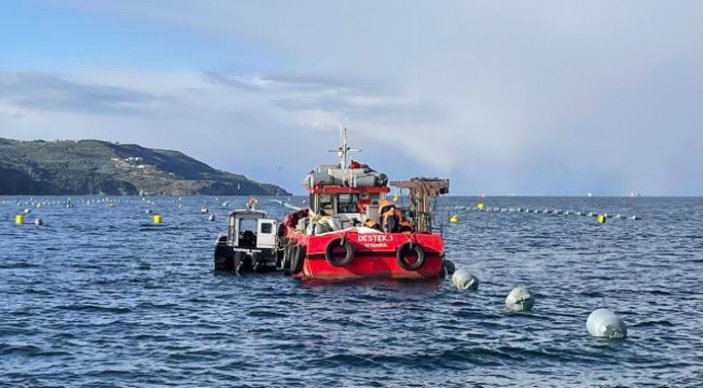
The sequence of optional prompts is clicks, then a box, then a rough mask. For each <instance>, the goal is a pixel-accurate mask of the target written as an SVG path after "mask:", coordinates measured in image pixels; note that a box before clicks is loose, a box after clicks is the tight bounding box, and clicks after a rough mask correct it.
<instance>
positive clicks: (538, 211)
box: [449, 202, 641, 224]
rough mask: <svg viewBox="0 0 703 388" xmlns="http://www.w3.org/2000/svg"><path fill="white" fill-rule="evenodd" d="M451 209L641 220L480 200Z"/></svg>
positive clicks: (456, 219)
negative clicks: (502, 204) (472, 204)
mask: <svg viewBox="0 0 703 388" xmlns="http://www.w3.org/2000/svg"><path fill="white" fill-rule="evenodd" d="M450 209H451V210H463V211H477V212H487V213H525V214H529V213H532V214H551V215H565V216H584V217H595V218H596V222H598V223H599V224H604V223H605V222H606V221H607V220H609V219H618V220H629V221H638V220H641V218H640V217H639V216H637V215H634V214H633V215H630V216H628V215H623V214H620V213H618V214H615V215H610V214H608V213H605V212H603V213H601V212H593V211H581V210H562V209H554V208H544V209H538V208H527V207H524V208H523V207H508V208H502V207H495V206H486V204H485V203H483V202H479V203H477V204H476V205H475V206H473V207H472V206H453V207H451V208H450ZM457 222H459V215H458V214H455V213H453V214H450V215H449V223H457Z"/></svg>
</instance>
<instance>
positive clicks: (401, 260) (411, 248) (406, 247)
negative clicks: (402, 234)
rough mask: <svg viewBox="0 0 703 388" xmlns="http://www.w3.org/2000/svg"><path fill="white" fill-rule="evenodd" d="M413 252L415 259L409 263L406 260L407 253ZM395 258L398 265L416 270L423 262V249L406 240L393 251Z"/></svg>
mask: <svg viewBox="0 0 703 388" xmlns="http://www.w3.org/2000/svg"><path fill="white" fill-rule="evenodd" d="M412 253H414V254H415V255H417V260H415V262H413V263H411V262H409V261H408V255H410V254H412ZM395 258H396V260H398V265H400V266H401V267H402V268H403V269H404V270H406V271H417V270H418V269H420V267H422V265H423V264H425V250H424V249H423V248H422V246H421V245H419V244H416V243H413V242H411V241H408V242H406V243H404V244H402V245H401V246H399V247H398V250H397V251H396V252H395Z"/></svg>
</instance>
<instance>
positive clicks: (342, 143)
mask: <svg viewBox="0 0 703 388" xmlns="http://www.w3.org/2000/svg"><path fill="white" fill-rule="evenodd" d="M348 125H349V117H347V123H346V125H345V126H342V125H341V124H340V125H339V138H340V140H339V148H338V149H336V150H330V152H336V153H337V156H339V167H340V168H347V166H348V153H349V152H359V151H361V150H360V149H357V148H351V147H350V146H349V142H348V141H347V126H348Z"/></svg>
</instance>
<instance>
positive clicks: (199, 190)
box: [0, 138, 290, 195]
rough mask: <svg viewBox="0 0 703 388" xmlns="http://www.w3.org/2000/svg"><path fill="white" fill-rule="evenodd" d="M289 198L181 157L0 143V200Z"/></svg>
mask: <svg viewBox="0 0 703 388" xmlns="http://www.w3.org/2000/svg"><path fill="white" fill-rule="evenodd" d="M140 193H148V194H162V195H290V194H289V193H288V192H287V191H286V190H284V189H283V188H281V187H279V186H276V185H273V184H268V183H259V182H256V181H253V180H251V179H249V178H247V177H245V176H244V175H238V174H233V173H229V172H226V171H221V170H216V169H214V168H212V167H210V166H208V165H207V164H205V163H203V162H200V161H198V160H195V159H193V158H191V157H189V156H187V155H185V154H183V153H181V152H178V151H169V150H158V149H150V148H144V147H141V146H138V145H134V144H116V143H110V142H105V141H99V140H79V141H70V140H66V141H43V140H36V141H18V140H10V139H3V138H0V195H68V194H73V195H80V194H106V195H138V194H140Z"/></svg>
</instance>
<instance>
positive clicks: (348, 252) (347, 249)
mask: <svg viewBox="0 0 703 388" xmlns="http://www.w3.org/2000/svg"><path fill="white" fill-rule="evenodd" d="M339 246H341V247H344V257H343V258H341V259H340V258H337V257H335V254H334V249H335V248H337V247H339ZM325 260H327V263H329V265H331V266H333V267H346V266H347V265H349V263H351V262H352V260H354V247H353V246H352V244H351V243H350V242H349V241H347V240H346V239H344V238H335V239H332V240H330V241H329V242H328V243H327V247H326V248H325Z"/></svg>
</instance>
